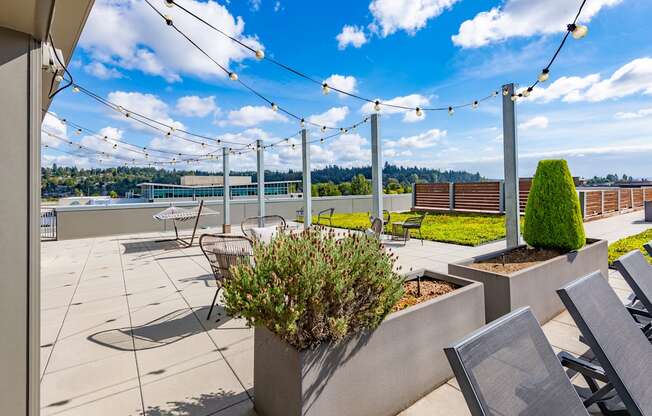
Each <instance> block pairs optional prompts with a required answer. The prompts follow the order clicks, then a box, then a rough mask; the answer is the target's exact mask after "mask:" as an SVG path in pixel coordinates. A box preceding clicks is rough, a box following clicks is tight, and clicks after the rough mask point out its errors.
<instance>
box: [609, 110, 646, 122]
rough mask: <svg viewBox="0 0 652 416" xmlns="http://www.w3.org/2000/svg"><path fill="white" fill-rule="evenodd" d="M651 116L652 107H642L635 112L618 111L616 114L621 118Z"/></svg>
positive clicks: (629, 118) (616, 116)
mask: <svg viewBox="0 0 652 416" xmlns="http://www.w3.org/2000/svg"><path fill="white" fill-rule="evenodd" d="M649 116H652V108H642V109H640V110H638V111H633V112H618V113H616V114H615V115H614V117H615V118H617V119H620V120H631V119H635V118H643V117H649Z"/></svg>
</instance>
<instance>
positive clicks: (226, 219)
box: [222, 147, 231, 234]
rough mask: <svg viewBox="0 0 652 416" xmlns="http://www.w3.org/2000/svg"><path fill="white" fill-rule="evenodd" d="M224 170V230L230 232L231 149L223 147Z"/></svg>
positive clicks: (226, 232)
mask: <svg viewBox="0 0 652 416" xmlns="http://www.w3.org/2000/svg"><path fill="white" fill-rule="evenodd" d="M222 172H223V175H224V178H223V179H224V189H223V191H224V192H223V195H222V198H223V202H224V203H223V204H222V207H223V209H224V224H222V232H223V233H224V234H228V233H230V232H231V179H230V178H229V175H231V167H230V166H229V149H228V148H227V147H223V148H222Z"/></svg>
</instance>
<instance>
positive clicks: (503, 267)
mask: <svg viewBox="0 0 652 416" xmlns="http://www.w3.org/2000/svg"><path fill="white" fill-rule="evenodd" d="M562 254H563V253H562V252H560V251H558V250H550V249H538V248H528V247H520V248H517V249H514V250H512V251H510V252H508V253H505V254H503V255H500V256H498V257H494V258H491V259H486V260H482V261H478V262H476V263H473V264H471V265H469V267H473V268H474V269H479V270H485V271H488V272H493V273H500V274H510V273H514V272H517V271H519V270H523V269H527V268H528V267H532V266H534V265H536V264H538V263H541V262H544V261H547V260H550V259H552V258H555V257H557V256H560V255H562Z"/></svg>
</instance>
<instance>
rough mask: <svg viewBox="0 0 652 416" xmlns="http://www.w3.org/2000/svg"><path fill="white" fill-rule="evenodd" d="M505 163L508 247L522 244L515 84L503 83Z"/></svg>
mask: <svg viewBox="0 0 652 416" xmlns="http://www.w3.org/2000/svg"><path fill="white" fill-rule="evenodd" d="M505 89H506V90H507V94H506V95H503V155H504V156H503V163H504V168H505V217H506V218H505V227H506V232H507V233H506V234H507V248H512V247H516V246H518V245H519V244H520V239H521V237H520V236H521V234H520V230H519V228H520V222H519V216H520V207H519V198H518V138H517V135H516V106H515V105H514V101H512V95H513V94H514V84H507V85H503V90H505Z"/></svg>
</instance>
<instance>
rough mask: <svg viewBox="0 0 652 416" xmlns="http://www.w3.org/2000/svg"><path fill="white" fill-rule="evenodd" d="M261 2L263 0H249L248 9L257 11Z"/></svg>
mask: <svg viewBox="0 0 652 416" xmlns="http://www.w3.org/2000/svg"><path fill="white" fill-rule="evenodd" d="M262 2H263V0H249V9H250V10H251V11H253V12H257V11H258V10H260V5H261V4H262Z"/></svg>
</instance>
